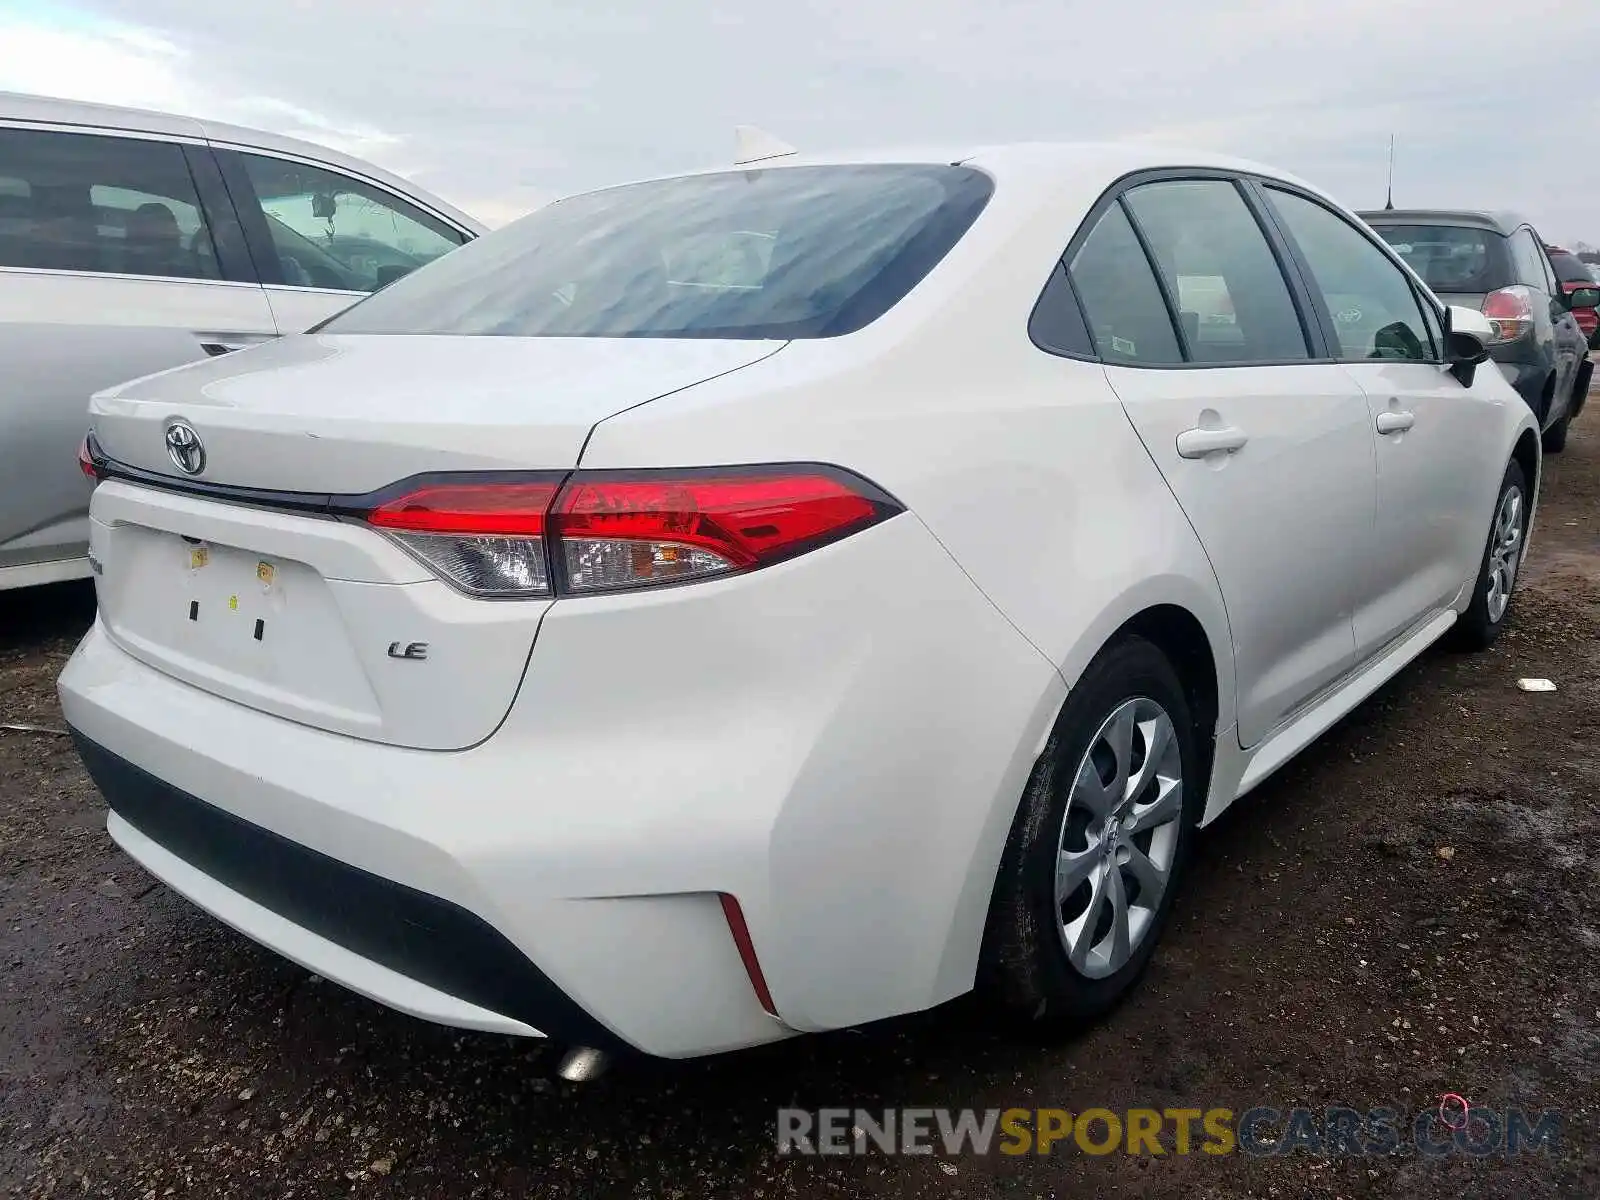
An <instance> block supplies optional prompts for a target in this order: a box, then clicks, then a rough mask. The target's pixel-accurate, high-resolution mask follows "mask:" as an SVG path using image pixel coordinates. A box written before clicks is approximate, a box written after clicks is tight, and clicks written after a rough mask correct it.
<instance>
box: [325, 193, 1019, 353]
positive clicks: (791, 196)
mask: <svg viewBox="0 0 1600 1200" xmlns="http://www.w3.org/2000/svg"><path fill="white" fill-rule="evenodd" d="M993 190H994V189H993V183H992V181H991V180H990V178H989V177H988V176H987V175H985V174H983V173H982V172H980V171H975V170H972V169H971V168H967V167H959V166H946V165H922V164H873V165H864V166H825V167H782V168H776V169H770V168H769V169H765V170H747V171H728V172H719V173H716V174H708V175H691V176H684V177H681V178H676V179H664V180H655V181H652V182H648V183H637V184H628V185H625V186H622V187H615V188H608V189H605V190H603V191H597V192H589V193H586V194H584V195H580V196H574V197H571V198H569V199H565V200H561V201H558V202H556V203H554V204H550V205H547V206H546V207H544V208H542V209H539V210H538V211H536V212H534V213H531V214H529V215H528V216H526V217H523V218H522V219H521V220H519V221H516V222H515V223H513V224H511V225H508V226H507V227H506V228H504V229H502V230H499V231H497V232H495V233H492V234H490V235H488V236H486V237H483V238H480V239H478V240H477V241H474V242H472V243H470V244H468V245H466V246H463V247H462V248H461V249H459V250H455V251H452V252H451V253H449V254H447V255H445V256H444V257H443V258H440V259H438V260H437V261H435V262H433V263H431V264H429V265H427V266H425V267H423V268H422V269H420V270H418V271H416V272H415V273H413V274H411V275H408V276H407V277H405V278H404V279H401V280H399V281H398V282H396V283H394V284H391V285H390V286H389V287H387V288H385V289H383V290H381V291H379V292H377V293H375V294H374V295H372V296H371V297H370V298H368V299H366V300H363V301H361V302H359V303H357V304H356V305H354V306H353V307H351V308H348V309H346V310H345V311H344V312H343V313H341V314H339V315H338V316H336V317H334V318H333V319H332V320H330V321H327V322H325V323H324V324H323V325H322V326H320V327H319V330H318V331H319V332H325V333H330V334H335V333H337V334H345V333H350V334H386V333H387V334H460V335H501V336H510V337H655V338H741V339H788V338H820V337H833V336H837V335H839V334H845V333H850V332H853V331H854V330H857V329H860V328H861V327H862V326H864V325H866V324H868V323H869V322H871V321H873V320H876V319H877V318H878V317H879V316H881V315H882V314H883V313H885V312H887V311H888V310H889V309H890V308H891V307H893V305H895V304H896V303H897V302H898V301H899V300H900V299H901V298H902V297H903V296H905V295H906V293H908V292H909V291H910V290H911V289H912V288H913V287H915V286H916V285H917V283H918V282H920V281H921V280H922V279H923V278H924V277H925V276H926V275H927V274H928V272H929V271H931V270H932V269H933V268H934V266H935V265H936V264H937V263H938V262H939V260H940V259H942V258H943V257H944V256H945V255H946V254H947V253H948V252H949V250H950V248H951V247H952V246H954V245H955V244H956V242H957V241H959V240H960V239H961V236H962V235H963V234H964V233H965V232H966V231H967V229H968V228H969V227H970V226H971V225H972V222H973V221H974V220H976V219H977V216H978V214H979V213H980V212H981V211H982V210H983V207H984V205H985V204H987V203H988V200H989V197H990V196H991V195H992V194H993Z"/></svg>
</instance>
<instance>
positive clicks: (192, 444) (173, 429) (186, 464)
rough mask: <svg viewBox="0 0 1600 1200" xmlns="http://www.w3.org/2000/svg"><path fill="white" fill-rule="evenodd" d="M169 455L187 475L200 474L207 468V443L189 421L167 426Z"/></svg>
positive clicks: (174, 463) (175, 422)
mask: <svg viewBox="0 0 1600 1200" xmlns="http://www.w3.org/2000/svg"><path fill="white" fill-rule="evenodd" d="M167 455H168V456H169V457H170V458H171V459H172V462H173V465H174V466H176V467H177V468H178V470H180V471H182V472H183V473H184V474H185V475H198V474H200V472H201V471H204V470H205V469H206V448H205V443H203V442H202V441H201V440H200V435H199V434H198V433H196V432H195V431H194V427H193V426H192V425H190V424H189V423H188V422H187V421H174V422H172V424H170V425H168V426H167Z"/></svg>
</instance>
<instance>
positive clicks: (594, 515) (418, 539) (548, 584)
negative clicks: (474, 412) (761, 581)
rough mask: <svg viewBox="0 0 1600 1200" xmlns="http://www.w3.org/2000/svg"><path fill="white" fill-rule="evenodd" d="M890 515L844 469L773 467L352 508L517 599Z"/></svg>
mask: <svg viewBox="0 0 1600 1200" xmlns="http://www.w3.org/2000/svg"><path fill="white" fill-rule="evenodd" d="M899 511H900V507H899V505H898V504H896V503H895V502H894V501H893V500H891V499H890V498H889V497H888V496H886V495H884V494H883V493H881V492H879V491H878V490H877V489H876V488H874V487H872V486H871V485H870V484H867V483H866V482H865V481H863V480H860V479H857V478H856V477H855V476H852V475H849V474H848V473H846V472H844V471H840V470H837V469H835V468H831V467H787V466H786V467H736V468H726V469H696V470H688V471H630V472H617V471H606V472H582V471H580V472H577V473H575V474H573V475H572V476H571V477H570V478H568V479H567V481H566V483H565V485H564V486H563V485H562V484H561V483H560V481H558V480H549V479H546V480H539V481H527V480H518V481H505V482H501V481H495V480H490V481H482V480H475V481H462V482H451V481H448V480H446V481H436V482H429V483H426V484H419V485H418V486H417V487H415V488H412V489H410V490H407V491H406V492H404V493H403V494H401V495H399V496H396V497H395V498H393V499H388V500H385V501H384V502H383V503H381V504H379V505H378V506H377V507H375V508H373V509H371V510H369V511H368V512H366V513H365V514H364V515H365V517H366V520H367V521H368V522H369V523H370V524H372V525H375V526H377V527H378V528H380V529H383V530H385V531H386V532H388V533H389V534H390V535H391V536H393V537H395V538H396V540H398V541H399V542H400V543H401V544H402V545H404V546H406V547H407V548H408V549H409V550H410V551H411V552H412V553H413V554H415V555H416V556H417V557H418V558H420V559H421V560H422V561H423V562H424V563H426V564H427V565H428V566H429V567H431V568H433V569H434V570H435V571H436V572H438V573H439V574H440V575H442V576H444V578H445V579H446V580H448V581H449V582H451V583H453V584H455V585H456V586H457V587H459V588H461V589H462V590H464V591H467V592H470V593H471V594H473V595H478V596H502V597H523V596H551V595H556V594H567V595H581V594H590V593H594V592H602V591H614V590H618V589H625V588H638V587H650V586H654V585H658V584H666V583H686V582H689V581H691V580H695V579H704V578H709V577H712V576H716V575H726V574H730V573H733V572H738V571H748V570H753V569H755V568H757V567H764V566H767V565H769V564H771V563H775V562H780V561H782V560H783V559H786V558H793V557H794V556H795V555H797V554H803V553H805V552H806V551H807V550H813V549H816V548H817V547H819V546H823V545H826V544H827V543H829V542H832V541H837V540H838V539H840V538H842V537H847V536H848V535H850V534H852V533H855V532H857V531H858V530H861V529H865V528H866V527H867V526H869V525H873V524H876V523H877V522H879V521H881V520H883V519H884V518H886V517H890V516H893V515H894V514H895V513H897V512H899ZM552 565H554V566H555V568H556V569H555V570H554V571H552Z"/></svg>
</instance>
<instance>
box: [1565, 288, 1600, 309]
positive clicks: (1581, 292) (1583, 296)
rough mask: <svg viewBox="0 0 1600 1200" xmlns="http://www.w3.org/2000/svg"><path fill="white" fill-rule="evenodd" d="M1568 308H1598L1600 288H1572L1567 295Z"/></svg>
mask: <svg viewBox="0 0 1600 1200" xmlns="http://www.w3.org/2000/svg"><path fill="white" fill-rule="evenodd" d="M1567 307H1568V308H1600V287H1581V288H1573V289H1572V291H1570V292H1568V293H1567Z"/></svg>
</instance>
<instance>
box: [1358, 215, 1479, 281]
mask: <svg viewBox="0 0 1600 1200" xmlns="http://www.w3.org/2000/svg"><path fill="white" fill-rule="evenodd" d="M1373 228H1375V229H1376V230H1377V231H1378V235H1379V236H1380V237H1382V238H1383V240H1384V241H1386V242H1388V243H1389V245H1391V246H1393V247H1394V249H1395V252H1396V253H1397V254H1399V255H1400V257H1401V258H1403V259H1405V260H1406V264H1407V265H1408V266H1410V268H1411V269H1412V270H1413V271H1415V272H1416V273H1417V274H1418V275H1420V276H1422V281H1423V282H1424V283H1426V284H1427V285H1428V286H1429V287H1430V288H1432V289H1433V290H1434V291H1436V292H1492V291H1494V290H1495V288H1497V287H1499V286H1501V284H1502V283H1503V282H1504V280H1502V279H1501V278H1499V276H1501V275H1502V274H1503V272H1502V269H1501V261H1500V253H1501V250H1502V247H1501V246H1500V245H1499V243H1500V242H1502V241H1503V239H1502V238H1501V236H1500V235H1499V234H1498V233H1495V232H1494V231H1493V230H1489V229H1473V228H1470V227H1463V226H1459V225H1375V226H1373Z"/></svg>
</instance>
